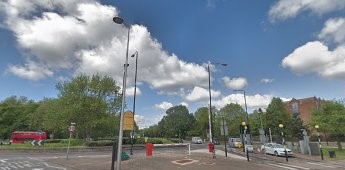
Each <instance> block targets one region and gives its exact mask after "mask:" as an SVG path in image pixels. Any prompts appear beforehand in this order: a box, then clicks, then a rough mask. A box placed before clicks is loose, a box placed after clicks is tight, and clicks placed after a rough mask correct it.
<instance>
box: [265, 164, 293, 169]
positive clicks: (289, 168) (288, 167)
mask: <svg viewBox="0 0 345 170" xmlns="http://www.w3.org/2000/svg"><path fill="white" fill-rule="evenodd" d="M267 165H271V166H275V167H279V168H285V169H290V170H298V169H296V168H292V167H287V166H281V165H276V164H270V163H268V164H267Z"/></svg>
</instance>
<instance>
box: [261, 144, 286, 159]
mask: <svg viewBox="0 0 345 170" xmlns="http://www.w3.org/2000/svg"><path fill="white" fill-rule="evenodd" d="M261 149H262V150H264V151H265V153H266V154H271V155H275V156H285V149H286V152H287V155H288V156H293V152H292V151H291V150H290V149H288V148H285V147H284V146H283V145H281V144H278V143H266V144H265V145H263V147H261Z"/></svg>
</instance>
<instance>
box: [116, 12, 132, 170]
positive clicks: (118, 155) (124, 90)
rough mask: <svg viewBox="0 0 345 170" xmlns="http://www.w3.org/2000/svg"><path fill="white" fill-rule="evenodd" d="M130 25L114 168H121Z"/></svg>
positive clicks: (118, 22)
mask: <svg viewBox="0 0 345 170" xmlns="http://www.w3.org/2000/svg"><path fill="white" fill-rule="evenodd" d="M113 21H114V22H115V23H116V24H124V25H125V26H126V24H125V23H124V20H123V19H122V18H121V17H119V16H116V17H114V18H113ZM130 30H131V27H130V26H129V27H128V32H127V50H126V62H125V65H124V75H123V84H122V104H121V115H120V129H119V139H118V146H117V159H116V169H117V170H121V154H122V138H123V118H124V109H125V100H126V84H127V80H126V79H127V68H128V48H129V33H130Z"/></svg>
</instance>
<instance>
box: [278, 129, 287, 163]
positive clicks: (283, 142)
mask: <svg viewBox="0 0 345 170" xmlns="http://www.w3.org/2000/svg"><path fill="white" fill-rule="evenodd" d="M283 127H284V125H283V124H281V123H280V124H279V128H280V130H281V135H282V139H283V141H282V144H283V145H284V152H285V159H286V162H288V161H289V159H288V155H287V151H286V146H285V140H284V133H283Z"/></svg>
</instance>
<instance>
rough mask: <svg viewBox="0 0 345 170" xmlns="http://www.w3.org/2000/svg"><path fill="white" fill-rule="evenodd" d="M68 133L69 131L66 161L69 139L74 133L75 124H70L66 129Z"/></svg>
mask: <svg viewBox="0 0 345 170" xmlns="http://www.w3.org/2000/svg"><path fill="white" fill-rule="evenodd" d="M68 131H69V140H68V147H67V156H66V159H68V154H69V146H70V144H71V138H72V134H73V132H74V131H75V123H71V125H70V126H69V127H68Z"/></svg>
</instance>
